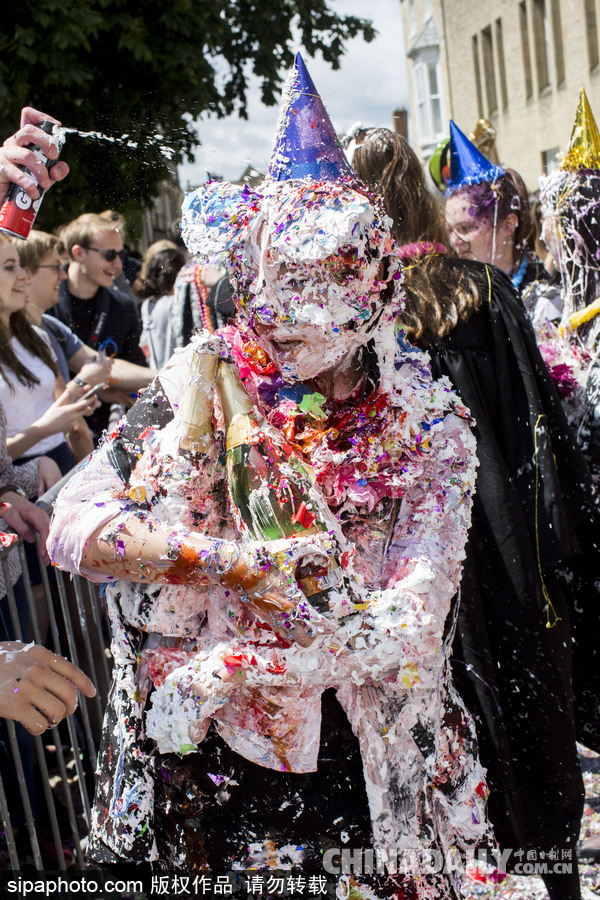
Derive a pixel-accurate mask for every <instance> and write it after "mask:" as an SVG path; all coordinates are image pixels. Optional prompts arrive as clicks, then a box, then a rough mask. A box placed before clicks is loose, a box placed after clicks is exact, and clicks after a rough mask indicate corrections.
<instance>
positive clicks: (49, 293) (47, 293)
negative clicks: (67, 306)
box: [28, 250, 67, 312]
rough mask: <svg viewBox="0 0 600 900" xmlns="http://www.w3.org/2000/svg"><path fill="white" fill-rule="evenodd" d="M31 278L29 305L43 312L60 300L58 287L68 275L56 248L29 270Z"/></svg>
mask: <svg viewBox="0 0 600 900" xmlns="http://www.w3.org/2000/svg"><path fill="white" fill-rule="evenodd" d="M28 271H29V274H30V279H31V285H30V289H29V299H28V306H30V305H35V307H36V308H37V309H39V310H40V311H41V312H45V310H47V309H50V307H51V306H54V304H55V303H56V302H57V300H58V287H59V285H60V283H61V281H64V280H65V278H66V277H67V274H66V272H65V271H64V269H63V267H62V264H61V261H60V257H59V255H58V253H57V251H56V250H51V251H50V252H49V253H47V254H46V255H45V256H43V257H42V258H41V260H40V262H39V264H38V266H37V268H35V269H31V270H28Z"/></svg>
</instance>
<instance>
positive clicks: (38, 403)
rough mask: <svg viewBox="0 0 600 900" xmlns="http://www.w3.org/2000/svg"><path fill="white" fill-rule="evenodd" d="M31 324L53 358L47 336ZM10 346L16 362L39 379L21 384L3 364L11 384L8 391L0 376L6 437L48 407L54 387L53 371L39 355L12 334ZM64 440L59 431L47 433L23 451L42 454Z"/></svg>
mask: <svg viewBox="0 0 600 900" xmlns="http://www.w3.org/2000/svg"><path fill="white" fill-rule="evenodd" d="M33 327H34V328H35V330H36V331H37V333H38V334H39V335H40V337H41V338H42V340H44V341H45V342H46V344H48V346H49V349H50V353H51V354H52V357H53V358H54V354H53V353H52V349H51V348H50V341H49V338H48V336H47V335H46V334H45V332H44V331H42V329H41V328H38V327H37V326H33ZM10 346H11V349H12V351H13V353H14V354H15V356H16V357H17V359H18V360H19V362H21V363H23V365H24V366H26V367H27V368H28V369H29V371H30V372H31V373H32V374H33V375H35V376H36V378H38V379H39V382H40V383H39V384H35V385H34V386H33V387H28V386H27V385H26V384H22V383H21V382H20V381H19V380H18V378H17V376H16V375H15V374H14V373H13V372H12V371H11V370H10V369H8V368H7V366H3V369H4V373H5V376H6V377H9V378H10V383H11V386H12V387H13V389H14V390H13V391H11V390H10V387H9V385H8V383H7V381H6V380H5V378H4V377H1V376H0V403H2V406H3V407H4V411H5V413H6V435H7V437H12V436H13V435H15V434H18V433H19V432H21V431H24V430H25V429H26V428H28V427H29V426H30V425H33V423H34V422H36V421H37V420H38V419H39V418H40V416H42V415H43V414H44V413H45V412H46V410H47V409H48V407H49V406H51V405H52V404H53V403H54V387H55V384H56V376H55V375H54V372H53V371H52V369H49V368H48V366H47V365H46V364H45V363H44V362H42V360H41V359H40V358H39V356H33V355H32V354H31V353H30V352H29V350H26V349H25V347H24V346H23V344H22V343H21V342H20V341H19V340H18V339H17V338H15V337H13V338H11V341H10ZM64 440H65V436H64V434H63V433H62V432H59V433H58V434H51V435H50V436H49V437H46V438H43V440H41V441H39V442H38V443H37V444H34V446H33V447H30V448H29V450H27V451H26V452H25V453H24V454H23V455H24V456H43V454H44V453H47V452H48V451H49V450H52V449H53V448H54V447H58V445H59V444H62V443H63V442H64Z"/></svg>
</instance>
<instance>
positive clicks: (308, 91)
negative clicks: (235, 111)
mask: <svg viewBox="0 0 600 900" xmlns="http://www.w3.org/2000/svg"><path fill="white" fill-rule="evenodd" d="M292 178H310V179H312V180H313V181H340V180H349V181H352V182H355V181H357V180H358V178H357V176H356V174H355V172H354V171H353V170H352V167H351V165H350V163H349V162H348V160H347V159H346V156H345V155H344V151H343V150H342V148H341V146H340V142H339V140H338V138H337V135H336V133H335V130H334V127H333V125H332V124H331V119H330V118H329V116H328V114H327V111H326V109H325V106H324V105H323V101H322V100H321V97H320V95H319V93H318V91H317V89H316V87H315V86H314V83H313V80H312V78H311V77H310V75H309V74H308V70H307V68H306V66H305V65H304V60H303V59H302V57H301V55H300V54H299V53H298V54H296V61H295V64H294V68H293V69H292V71H291V72H290V75H289V77H288V80H287V82H286V84H285V87H284V89H283V96H282V100H281V112H280V114H279V120H278V122H277V129H276V131H275V145H274V147H273V152H272V154H271V161H270V162H269V168H268V170H267V175H266V180H267V181H288V180H289V179H292Z"/></svg>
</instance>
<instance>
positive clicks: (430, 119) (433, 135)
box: [413, 48, 444, 149]
mask: <svg viewBox="0 0 600 900" xmlns="http://www.w3.org/2000/svg"><path fill="white" fill-rule="evenodd" d="M413 77H414V84H415V106H416V114H417V127H418V129H419V143H420V145H421V148H422V149H424V148H425V147H426V146H427V145H429V144H435V143H437V142H438V141H439V140H440V139H441V138H442V137H443V136H444V131H443V128H444V125H443V122H444V113H443V109H442V96H441V92H440V65H439V56H438V51H437V48H428V49H427V50H423V51H421V52H420V53H419V55H418V56H417V57H416V58H415V60H414V63H413Z"/></svg>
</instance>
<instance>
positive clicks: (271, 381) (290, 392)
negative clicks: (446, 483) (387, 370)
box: [219, 327, 447, 511]
mask: <svg viewBox="0 0 600 900" xmlns="http://www.w3.org/2000/svg"><path fill="white" fill-rule="evenodd" d="M219 334H220V335H222V336H223V337H224V339H225V341H226V343H227V345H228V347H229V350H230V352H231V354H232V356H233V359H234V361H235V363H236V365H237V366H238V368H239V371H240V375H241V378H242V381H243V382H244V385H245V387H246V389H247V390H248V392H249V393H250V395H251V396H252V398H253V400H254V402H255V403H256V405H257V406H258V407H259V408H260V409H261V410H262V412H263V414H264V415H265V417H266V419H267V421H268V422H269V423H270V424H271V425H272V426H273V427H275V428H277V429H278V430H279V431H281V432H282V434H283V435H284V436H285V438H286V439H287V440H288V441H289V442H290V444H291V445H292V447H293V449H294V450H295V452H296V453H297V454H298V455H299V456H300V457H301V458H302V459H303V460H304V461H306V462H308V463H309V464H310V465H311V466H312V468H313V470H314V472H315V475H316V480H317V482H318V484H319V485H320V487H321V488H322V490H323V493H324V495H325V497H326V499H327V501H328V503H329V504H330V506H332V507H334V508H335V507H339V506H340V505H342V504H344V503H345V502H346V501H350V502H351V503H353V504H354V505H359V506H362V505H366V506H367V507H368V509H369V511H370V510H372V509H373V507H374V506H375V504H376V503H377V502H378V501H380V500H382V499H383V498H392V497H402V496H403V495H404V494H405V492H406V490H407V488H408V486H409V485H411V484H413V483H414V480H415V478H417V477H420V476H422V475H423V462H424V458H425V457H426V456H427V454H428V452H429V439H430V435H429V434H428V432H429V431H430V430H431V428H432V427H433V426H435V425H436V424H438V423H441V422H442V421H443V414H442V415H440V416H439V417H435V415H432V413H434V411H437V410H440V407H441V405H444V406H445V405H446V402H447V400H446V398H444V399H443V400H442V399H441V398H438V397H435V398H432V400H431V404H430V405H428V406H427V407H420V408H419V405H416V404H414V405H413V403H412V399H411V395H412V391H411V388H410V382H411V379H415V381H416V382H418V381H419V378H420V374H421V369H419V368H418V366H415V365H408V366H406V367H404V368H406V370H407V372H406V378H407V379H408V383H407V384H406V385H405V384H404V381H403V390H402V401H403V402H402V403H401V404H400V401H398V403H399V405H398V406H396V405H395V404H394V403H392V402H390V398H389V397H388V396H387V395H386V394H385V393H384V392H383V391H381V390H380V389H379V388H376V387H374V388H373V390H371V391H370V392H369V393H366V391H365V387H366V385H367V383H368V382H366V381H365V379H363V380H362V381H361V383H360V384H359V385H358V387H357V388H356V389H355V392H354V394H353V396H352V397H350V398H348V401H346V402H343V403H339V402H336V403H335V404H333V403H331V402H330V401H328V400H327V399H326V398H325V397H324V396H323V395H322V394H319V393H318V392H317V391H315V390H314V389H313V388H311V387H309V386H308V385H307V384H305V383H294V384H288V383H286V382H285V381H284V380H283V378H282V377H281V375H280V374H279V371H278V369H277V367H276V366H275V364H274V363H273V361H272V360H271V359H270V358H269V356H268V354H267V353H266V352H265V350H264V349H263V348H262V347H260V346H259V345H258V344H257V343H256V341H255V339H254V336H253V335H252V334H251V332H249V331H242V330H240V329H239V328H231V327H229V328H225V329H222V330H221V331H220V332H219ZM415 352H418V351H415ZM441 390H443V389H442V388H441ZM363 393H365V394H366V395H365V396H364V397H363V396H362V395H363ZM398 396H399V395H397V397H398ZM413 396H414V395H413ZM440 401H441V402H440ZM409 410H410V412H409ZM413 410H414V411H413ZM440 411H441V410H440ZM446 411H447V410H446V409H444V410H443V412H444V413H445V412H446ZM415 464H416V465H415ZM417 470H418V473H419V474H417Z"/></svg>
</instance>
